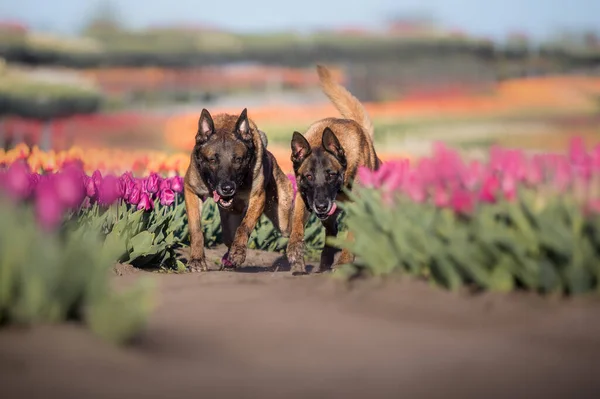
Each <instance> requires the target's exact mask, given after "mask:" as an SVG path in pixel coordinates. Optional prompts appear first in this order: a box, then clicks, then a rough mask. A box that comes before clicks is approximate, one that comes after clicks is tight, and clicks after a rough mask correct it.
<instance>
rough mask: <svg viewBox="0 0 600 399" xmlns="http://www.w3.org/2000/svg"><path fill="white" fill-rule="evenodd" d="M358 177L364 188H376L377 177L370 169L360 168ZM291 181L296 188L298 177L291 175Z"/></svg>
mask: <svg viewBox="0 0 600 399" xmlns="http://www.w3.org/2000/svg"><path fill="white" fill-rule="evenodd" d="M356 176H357V177H358V181H359V182H360V184H362V185H363V186H365V187H372V188H374V187H376V182H375V176H374V174H373V172H372V171H371V170H369V168H365V167H364V166H361V167H359V168H358V171H357V173H356ZM290 180H292V182H293V183H292V184H294V186H296V177H295V176H293V175H290ZM294 192H296V190H294Z"/></svg>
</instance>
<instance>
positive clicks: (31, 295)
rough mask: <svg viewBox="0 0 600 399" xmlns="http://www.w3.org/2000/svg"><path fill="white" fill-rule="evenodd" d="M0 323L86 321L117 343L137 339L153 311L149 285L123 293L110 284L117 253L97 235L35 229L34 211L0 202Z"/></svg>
mask: <svg viewBox="0 0 600 399" xmlns="http://www.w3.org/2000/svg"><path fill="white" fill-rule="evenodd" d="M0 219H1V220H2V224H1V225H0V322H1V323H2V324H26V325H31V324H38V323H57V322H61V321H64V320H79V321H83V322H85V323H86V324H87V325H88V326H89V327H90V328H91V330H92V331H93V332H95V333H96V334H98V335H100V336H101V337H103V338H105V339H107V340H110V341H112V342H114V343H124V342H126V341H128V340H130V339H131V338H133V337H135V336H136V335H137V334H138V333H139V331H140V329H141V328H142V327H143V326H144V322H145V320H146V318H147V316H148V314H149V312H150V310H151V308H152V301H151V292H152V291H151V288H152V287H151V286H149V285H148V284H149V282H148V281H144V280H140V281H139V284H138V285H137V286H135V287H133V288H132V289H131V290H129V291H126V292H123V293H115V292H113V291H112V290H111V288H110V285H109V283H110V282H109V280H108V279H109V276H110V271H111V268H112V267H113V265H114V259H115V258H116V256H117V254H116V252H114V248H112V247H110V246H105V245H102V242H101V241H99V240H98V237H97V236H96V235H95V234H90V233H89V232H84V231H76V230H74V229H72V228H70V227H67V228H65V229H64V230H63V231H61V233H60V234H58V233H56V234H45V233H43V232H41V231H40V230H38V229H37V228H36V222H35V220H34V217H33V212H32V210H31V208H29V207H26V206H20V207H16V206H14V205H13V204H8V203H6V202H2V203H0Z"/></svg>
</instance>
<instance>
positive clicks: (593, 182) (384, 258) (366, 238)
mask: <svg viewBox="0 0 600 399" xmlns="http://www.w3.org/2000/svg"><path fill="white" fill-rule="evenodd" d="M359 179H360V183H361V184H360V185H357V189H356V190H355V191H354V192H353V193H352V198H353V199H354V200H355V201H354V202H353V203H350V204H348V205H345V206H344V209H345V210H346V212H347V214H346V223H347V226H348V228H349V230H350V231H351V232H352V233H353V234H354V239H353V240H352V242H348V241H343V240H340V239H333V240H332V241H333V242H334V243H335V244H336V245H339V246H341V247H347V248H348V249H349V250H350V251H351V252H352V253H354V254H355V255H356V256H357V261H356V264H355V265H352V266H348V267H346V268H345V269H343V270H344V271H345V272H346V273H345V275H352V276H355V275H365V274H366V275H386V274H391V273H405V274H410V275H414V276H419V277H421V278H426V279H428V280H430V281H432V282H434V283H436V284H439V285H441V286H444V287H447V288H449V289H459V288H460V287H462V286H464V285H467V286H470V287H475V288H478V289H491V290H501V291H508V290H513V289H526V290H532V291H538V292H542V293H566V294H579V293H587V292H591V291H598V288H599V287H600V218H599V215H600V146H597V147H595V148H594V150H593V151H591V152H587V151H586V149H585V148H584V147H583V144H582V141H581V139H574V140H573V141H572V143H571V147H570V151H569V153H568V154H541V155H533V156H527V155H525V154H524V153H523V152H521V151H516V150H507V149H501V148H493V149H492V150H491V151H490V154H489V160H488V161H487V162H485V163H481V162H477V161H473V162H470V163H467V162H465V161H464V160H462V159H461V158H460V157H459V156H458V154H457V153H456V152H454V151H452V150H450V149H448V148H446V147H444V146H443V145H438V146H437V147H436V148H435V150H434V153H433V155H432V156H431V157H429V158H423V159H421V160H419V162H417V163H416V164H414V165H411V164H410V163H409V162H397V163H385V164H384V165H383V166H382V168H381V169H380V170H379V171H377V172H371V171H369V170H361V171H360V173H359Z"/></svg>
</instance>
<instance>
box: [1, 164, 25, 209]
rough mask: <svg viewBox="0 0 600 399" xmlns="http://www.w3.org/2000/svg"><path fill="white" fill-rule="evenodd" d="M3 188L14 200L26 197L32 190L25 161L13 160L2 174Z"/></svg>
mask: <svg viewBox="0 0 600 399" xmlns="http://www.w3.org/2000/svg"><path fill="white" fill-rule="evenodd" d="M3 185H4V190H6V192H7V194H8V196H9V197H10V198H12V199H13V200H16V201H22V200H25V199H27V198H28V197H29V196H30V194H31V191H32V185H31V178H30V175H29V165H27V164H26V163H25V162H22V161H17V162H14V163H13V164H12V165H10V167H9V168H8V171H7V172H6V175H5V176H4V183H3Z"/></svg>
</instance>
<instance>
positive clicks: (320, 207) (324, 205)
mask: <svg viewBox="0 0 600 399" xmlns="http://www.w3.org/2000/svg"><path fill="white" fill-rule="evenodd" d="M315 210H316V211H317V212H319V213H325V212H327V211H328V210H329V202H315Z"/></svg>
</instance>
